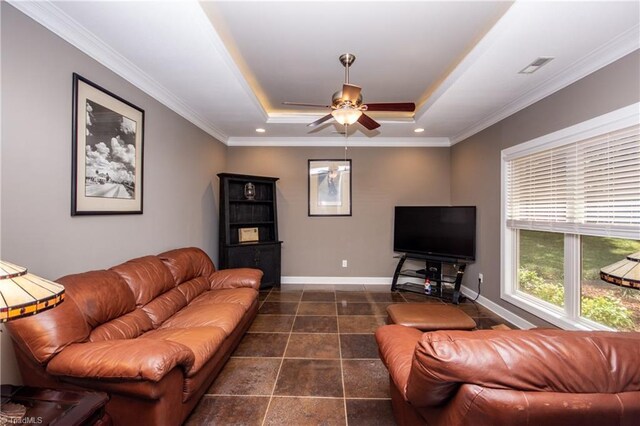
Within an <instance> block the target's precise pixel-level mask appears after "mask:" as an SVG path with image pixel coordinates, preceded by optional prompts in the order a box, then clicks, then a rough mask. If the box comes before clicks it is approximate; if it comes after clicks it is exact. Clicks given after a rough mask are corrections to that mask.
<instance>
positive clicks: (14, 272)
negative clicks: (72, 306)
mask: <svg viewBox="0 0 640 426" xmlns="http://www.w3.org/2000/svg"><path fill="white" fill-rule="evenodd" d="M62 301H64V287H63V286H61V285H60V284H56V283H54V282H51V281H49V280H45V279H44V278H40V277H38V276H36V275H33V274H30V273H28V272H27V268H23V267H22V266H17V265H13V264H11V263H9V262H4V261H1V260H0V322H7V321H10V320H14V319H18V318H21V317H25V316H28V315H35V314H37V313H38V312H42V311H44V310H47V309H50V308H53V307H54V306H56V305H58V304H60V303H62Z"/></svg>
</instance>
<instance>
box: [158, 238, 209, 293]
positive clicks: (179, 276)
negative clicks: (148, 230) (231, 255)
mask: <svg viewBox="0 0 640 426" xmlns="http://www.w3.org/2000/svg"><path fill="white" fill-rule="evenodd" d="M158 258H160V259H161V260H162V262H163V263H164V264H165V265H166V266H167V268H168V269H169V270H170V271H171V275H172V276H173V280H174V282H175V284H181V283H183V282H185V281H189V280H191V279H193V278H196V277H201V276H204V277H209V276H210V275H211V274H213V273H214V272H215V271H216V268H215V266H214V265H213V262H211V259H210V258H209V256H207V254H206V253H205V252H204V251H202V250H200V249H199V248H196V247H189V248H182V249H176V250H170V251H167V252H164V253H161V254H159V255H158Z"/></svg>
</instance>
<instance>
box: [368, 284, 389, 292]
mask: <svg viewBox="0 0 640 426" xmlns="http://www.w3.org/2000/svg"><path fill="white" fill-rule="evenodd" d="M364 289H365V290H366V291H369V292H371V293H386V292H389V291H390V289H391V284H388V285H379V284H378V285H376V284H365V285H364Z"/></svg>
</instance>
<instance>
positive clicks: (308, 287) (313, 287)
mask: <svg viewBox="0 0 640 426" xmlns="http://www.w3.org/2000/svg"><path fill="white" fill-rule="evenodd" d="M336 287H342V286H335V285H333V284H305V285H304V291H318V292H324V293H326V292H328V291H335V290H336Z"/></svg>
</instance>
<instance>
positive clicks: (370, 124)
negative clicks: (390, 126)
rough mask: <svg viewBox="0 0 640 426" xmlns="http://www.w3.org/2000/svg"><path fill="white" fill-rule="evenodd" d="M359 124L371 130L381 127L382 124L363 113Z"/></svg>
mask: <svg viewBox="0 0 640 426" xmlns="http://www.w3.org/2000/svg"><path fill="white" fill-rule="evenodd" d="M358 123H360V124H362V125H363V126H364V127H366V128H367V129H369V130H374V129H377V128H378V127H380V123H378V122H377V121H376V120H374V119H373V118H371V117H369V116H368V115H367V114H365V113H362V115H361V116H360V118H358Z"/></svg>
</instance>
